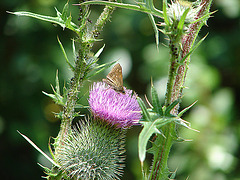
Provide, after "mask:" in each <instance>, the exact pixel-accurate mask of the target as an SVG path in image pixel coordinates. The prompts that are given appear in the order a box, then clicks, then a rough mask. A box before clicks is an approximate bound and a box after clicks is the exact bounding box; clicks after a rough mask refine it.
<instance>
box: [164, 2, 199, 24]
mask: <svg viewBox="0 0 240 180" xmlns="http://www.w3.org/2000/svg"><path fill="white" fill-rule="evenodd" d="M199 4H200V3H199V1H196V2H194V3H193V2H189V1H183V0H175V1H172V4H169V5H168V8H167V14H168V16H169V17H170V18H171V19H172V21H180V19H181V17H182V16H183V13H184V12H185V11H186V10H187V9H188V8H189V12H188V13H187V16H186V18H185V20H184V22H185V24H189V23H191V22H193V21H195V20H196V17H197V14H198V12H199V10H200V9H201V7H202V6H200V5H199Z"/></svg>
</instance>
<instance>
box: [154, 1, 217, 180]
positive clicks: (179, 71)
mask: <svg viewBox="0 0 240 180" xmlns="http://www.w3.org/2000/svg"><path fill="white" fill-rule="evenodd" d="M211 2H212V0H202V1H201V6H202V8H201V10H200V11H199V13H198V15H197V17H196V19H199V18H201V17H202V16H204V15H205V14H206V13H208V11H209V8H210V5H211ZM203 25H204V22H203V21H198V22H195V23H193V24H191V25H190V27H189V31H188V32H187V33H186V35H184V36H183V37H182V38H181V42H179V44H180V43H181V44H182V46H181V47H182V48H179V46H178V43H177V42H174V41H170V43H169V47H170V53H171V58H170V68H169V75H168V78H169V79H168V84H167V93H166V98H165V105H166V106H168V105H170V104H171V103H172V102H174V101H175V100H177V99H179V98H181V94H182V90H183V85H184V82H185V78H186V74H187V70H188V64H189V62H190V58H186V59H185V61H184V62H183V64H182V65H179V64H178V56H180V59H182V58H184V57H185V56H186V55H187V54H188V53H189V51H190V50H191V48H192V46H193V43H194V41H195V39H196V37H197V35H198V32H199V31H200V29H201V27H202V26H203ZM176 48H177V49H176ZM175 50H179V53H177V54H176V51H175ZM177 52H178V51H177ZM178 108H179V106H176V107H175V108H174V109H173V110H172V112H171V113H172V114H173V115H177V113H178ZM162 132H163V134H164V135H165V137H166V138H164V137H162V136H157V139H156V140H155V141H157V144H159V145H160V146H159V153H158V155H157V156H156V157H154V161H153V165H152V171H151V174H150V179H151V180H156V179H160V180H165V179H168V174H169V171H168V165H167V160H168V156H169V153H170V150H171V146H172V144H173V141H174V140H175V139H176V136H175V134H176V132H175V123H169V124H168V125H166V126H164V127H163V128H162Z"/></svg>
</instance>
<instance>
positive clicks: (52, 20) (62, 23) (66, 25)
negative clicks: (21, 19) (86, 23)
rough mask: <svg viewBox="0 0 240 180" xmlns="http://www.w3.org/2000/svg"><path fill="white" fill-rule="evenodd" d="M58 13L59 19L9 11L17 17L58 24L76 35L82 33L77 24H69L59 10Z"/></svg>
mask: <svg viewBox="0 0 240 180" xmlns="http://www.w3.org/2000/svg"><path fill="white" fill-rule="evenodd" d="M56 11H57V17H52V16H44V15H40V14H36V13H31V12H26V11H19V12H9V11H7V12H8V13H10V14H14V15H17V16H27V17H32V18H35V19H40V20H42V21H46V22H50V23H53V24H58V25H60V26H61V27H62V28H63V29H65V28H68V29H70V30H72V31H74V32H76V33H78V32H80V30H79V27H78V26H77V25H76V24H74V23H73V22H70V23H69V21H68V22H67V19H66V20H63V19H62V15H61V13H60V12H59V11H58V10H57V9H56Z"/></svg>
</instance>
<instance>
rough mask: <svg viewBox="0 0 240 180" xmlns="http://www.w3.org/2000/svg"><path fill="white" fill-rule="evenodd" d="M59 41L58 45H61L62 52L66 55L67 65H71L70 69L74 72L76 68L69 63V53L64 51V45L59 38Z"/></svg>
mask: <svg viewBox="0 0 240 180" xmlns="http://www.w3.org/2000/svg"><path fill="white" fill-rule="evenodd" d="M57 40H58V43H59V45H60V47H61V50H62V52H63V55H64V57H65V59H66V62H67V64H68V65H69V67H70V69H71V70H72V71H73V72H74V67H73V65H72V64H71V63H70V62H69V60H68V57H67V53H66V51H65V49H64V47H63V45H62V43H61V41H60V39H59V38H58V37H57Z"/></svg>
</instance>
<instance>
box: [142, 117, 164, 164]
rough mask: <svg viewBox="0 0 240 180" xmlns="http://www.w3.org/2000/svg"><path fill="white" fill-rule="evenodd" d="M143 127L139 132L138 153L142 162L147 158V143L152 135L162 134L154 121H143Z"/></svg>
mask: <svg viewBox="0 0 240 180" xmlns="http://www.w3.org/2000/svg"><path fill="white" fill-rule="evenodd" d="M142 124H143V126H144V127H143V129H142V131H141V133H140V134H139V139H138V155H139V160H140V161H141V163H143V162H144V160H145V158H146V151H147V143H148V141H149V139H150V138H151V136H152V135H153V134H155V133H158V134H161V132H160V131H159V130H158V129H157V128H156V126H155V124H154V122H142Z"/></svg>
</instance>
